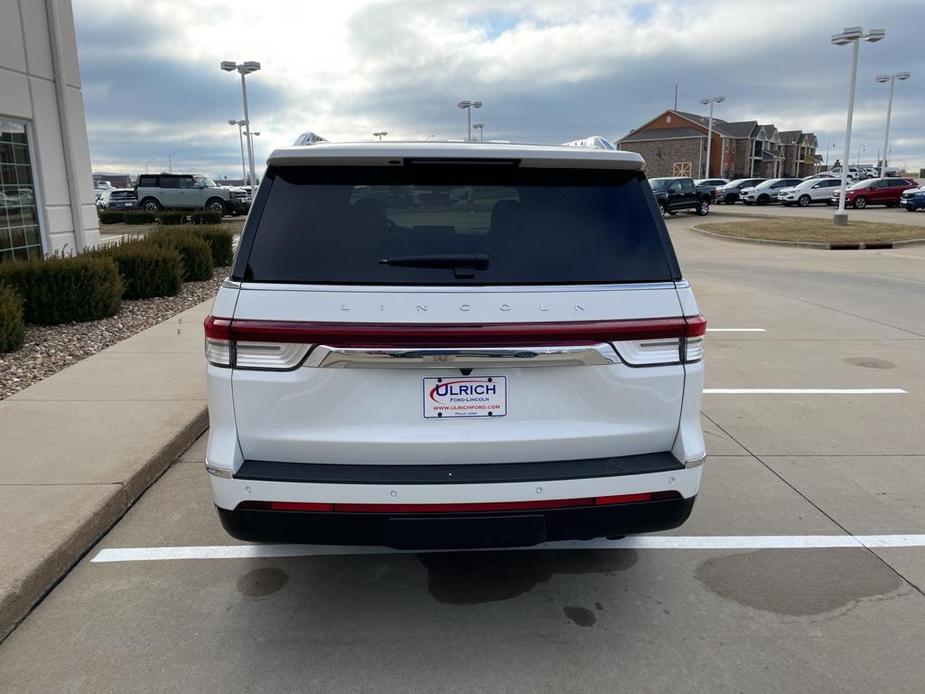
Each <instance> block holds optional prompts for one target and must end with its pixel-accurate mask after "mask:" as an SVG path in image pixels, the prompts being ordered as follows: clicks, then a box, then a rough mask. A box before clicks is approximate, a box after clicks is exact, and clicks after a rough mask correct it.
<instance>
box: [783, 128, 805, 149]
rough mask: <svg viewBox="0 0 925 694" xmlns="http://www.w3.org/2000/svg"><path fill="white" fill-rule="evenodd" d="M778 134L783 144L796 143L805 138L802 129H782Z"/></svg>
mask: <svg viewBox="0 0 925 694" xmlns="http://www.w3.org/2000/svg"><path fill="white" fill-rule="evenodd" d="M778 134H779V135H780V143H781V144H782V145H795V144H797V143H799V141H800V140H801V139H802V138H803V131H802V130H781V131H779V133H778Z"/></svg>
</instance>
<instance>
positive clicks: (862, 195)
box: [832, 178, 919, 210]
mask: <svg viewBox="0 0 925 694" xmlns="http://www.w3.org/2000/svg"><path fill="white" fill-rule="evenodd" d="M918 186H919V184H918V183H916V182H915V181H912V180H910V179H908V178H871V179H868V180H866V181H858V182H857V183H855V184H854V185H852V186H851V187H850V188H848V190H847V191H845V207H847V206H848V205H851V206H852V207H853V208H854V209H856V210H863V209H864V208H865V207H867V206H869V205H886V206H887V207H896V206H898V205H899V203H900V201H901V200H902V194H903V193H904V192H905V191H907V190H912V189H914V188H918ZM840 197H841V191H840V190H838V189H836V190H835V191H834V192H833V193H832V204H833V205H834V204H838V200H839V198H840Z"/></svg>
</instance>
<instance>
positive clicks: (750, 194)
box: [739, 178, 803, 205]
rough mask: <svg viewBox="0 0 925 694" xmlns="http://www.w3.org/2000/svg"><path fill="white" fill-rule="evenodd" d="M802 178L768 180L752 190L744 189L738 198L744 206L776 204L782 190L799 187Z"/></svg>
mask: <svg viewBox="0 0 925 694" xmlns="http://www.w3.org/2000/svg"><path fill="white" fill-rule="evenodd" d="M802 182H803V179H802V178H769V179H768V180H766V181H762V182H761V183H759V184H758V185H757V186H755V187H754V188H745V189H743V190H742V192H740V193H739V198H740V199H741V200H742V202H744V203H745V204H746V205H769V204H770V203H772V202H777V195H778V193H780V191H781V190H783V189H784V188H790V187H791V186H796V185H799V184H800V183H802Z"/></svg>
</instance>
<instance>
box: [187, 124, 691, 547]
mask: <svg viewBox="0 0 925 694" xmlns="http://www.w3.org/2000/svg"><path fill="white" fill-rule="evenodd" d="M384 161H390V162H392V163H391V165H386V166H382V165H380V164H381V163H382V162H384ZM515 161H516V162H517V164H516V165H512V163H511V162H515ZM476 162H477V163H476ZM267 164H268V167H267V171H266V177H265V180H264V182H263V184H262V187H261V193H260V195H258V196H257V199H256V202H255V210H254V212H255V214H254V215H253V216H252V217H251V223H250V224H248V225H247V227H246V229H245V230H244V232H243V235H242V238H241V243H240V247H239V250H238V255H237V257H236V261H235V266H234V268H233V270H232V273H231V281H229V282H225V283H224V284H222V286H221V288H220V289H219V290H218V295H217V296H216V298H215V302H214V304H213V307H212V313H211V315H210V316H209V317H208V318H206V320H205V338H206V339H205V353H206V360H207V361H208V395H209V416H210V420H209V421H210V427H209V442H208V446H207V450H206V455H205V458H206V465H205V467H206V470H207V472H208V473H209V478H210V482H211V486H212V493H213V500H214V502H215V505H216V507H217V509H218V514H219V518H220V519H221V522H222V525H223V526H224V527H225V529H226V530H227V531H228V533H230V534H231V535H232V536H233V537H236V538H239V539H243V540H247V541H264V542H307V543H312V544H314V543H329V544H330V543H333V544H359V545H388V546H391V547H396V548H400V549H422V548H423V549H427V548H429V549H446V548H473V547H502V546H525V545H535V544H538V543H541V542H546V541H554V540H572V539H578V538H584V539H590V538H595V537H603V536H613V535H627V534H635V533H640V532H648V531H654V530H664V529H669V528H674V527H677V526H679V525H681V524H682V523H683V522H684V521H685V520H686V519H687V517H688V515H689V514H690V511H691V507H692V505H693V504H694V498H695V497H696V495H697V492H698V489H699V483H700V476H701V472H702V463H703V461H704V458H705V455H706V454H705V450H704V441H703V433H702V430H701V424H700V403H701V392H702V388H703V335H704V332H705V328H706V321H705V319H704V317H703V316H702V315H700V311H699V310H698V308H697V303H696V301H695V299H694V295H693V293H692V291H691V288H690V285H689V284H688V282H687V281H686V279H685V278H684V276H683V275H682V273H681V269H680V268H679V267H678V261H677V259H676V257H675V253H674V251H673V250H672V247H671V239H670V237H669V235H668V232H667V230H666V229H665V224H664V222H663V221H662V219H661V218H660V217H658V216H657V215H656V214H654V209H653V200H652V193H651V191H650V190H649V189H648V187H647V186H646V178H645V174H644V173H643V165H644V164H643V160H642V158H641V157H640V156H639V155H638V154H635V153H633V152H619V151H612V150H605V149H600V150H591V149H585V148H582V147H564V146H557V147H544V146H519V145H498V144H493V143H492V144H489V143H487V142H486V143H484V144H482V143H468V142H467V143H440V142H411V143H409V142H401V143H381V144H380V143H378V142H377V143H375V144H347V145H342V144H324V143H320V144H316V145H313V146H311V147H288V148H285V149H281V150H276V151H275V152H273V154H271V155H270V158H269V160H268V162H267ZM687 181H690V183H691V185H692V186H693V180H692V179H687ZM454 197H455V198H456V199H463V200H469V201H471V204H465V205H460V204H458V203H457V202H455V201H454ZM435 220H438V221H437V222H436V223H435ZM563 229H567V230H568V233H567V234H563V233H562V231H563ZM525 288H529V292H525V291H523V290H524V289H525ZM576 307H578V309H577V310H576ZM422 309H423V311H426V313H425V312H423V311H422ZM553 401H554V404H553Z"/></svg>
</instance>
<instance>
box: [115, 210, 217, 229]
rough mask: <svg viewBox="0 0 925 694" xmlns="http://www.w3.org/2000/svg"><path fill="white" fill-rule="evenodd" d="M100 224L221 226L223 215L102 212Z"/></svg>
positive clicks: (203, 211)
mask: <svg viewBox="0 0 925 694" xmlns="http://www.w3.org/2000/svg"><path fill="white" fill-rule="evenodd" d="M99 218H100V224H118V223H119V222H122V223H124V224H154V223H158V224H161V225H163V226H173V225H177V224H221V223H222V215H221V213H220V212H217V211H216V210H192V211H187V210H161V211H160V212H145V211H144V210H124V211H122V212H117V211H115V210H100V212H99Z"/></svg>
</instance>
